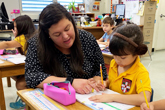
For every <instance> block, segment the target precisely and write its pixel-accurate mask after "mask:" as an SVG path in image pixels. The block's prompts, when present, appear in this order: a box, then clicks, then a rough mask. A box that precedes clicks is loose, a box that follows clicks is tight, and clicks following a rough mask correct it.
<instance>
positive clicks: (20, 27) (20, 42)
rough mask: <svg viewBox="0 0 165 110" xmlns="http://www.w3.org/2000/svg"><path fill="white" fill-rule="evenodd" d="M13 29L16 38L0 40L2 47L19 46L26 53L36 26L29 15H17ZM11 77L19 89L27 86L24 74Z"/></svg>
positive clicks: (19, 49) (0, 46) (0, 47)
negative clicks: (28, 42)
mask: <svg viewBox="0 0 165 110" xmlns="http://www.w3.org/2000/svg"><path fill="white" fill-rule="evenodd" d="M12 31H13V34H14V36H15V39H14V40H12V41H4V42H0V49H7V48H17V49H18V51H19V53H21V54H23V55H26V51H27V41H28V39H29V38H30V37H31V36H32V35H33V33H34V32H35V27H34V24H33V22H32V20H31V18H30V17H29V16H27V15H22V16H19V17H17V18H16V19H15V20H14V30H12ZM11 78H12V79H14V80H15V81H16V88H17V90H22V89H26V88H27V87H26V81H25V76H24V75H20V76H13V77H11ZM19 101H20V100H19ZM16 103H17V102H16ZM18 108H19V107H18Z"/></svg>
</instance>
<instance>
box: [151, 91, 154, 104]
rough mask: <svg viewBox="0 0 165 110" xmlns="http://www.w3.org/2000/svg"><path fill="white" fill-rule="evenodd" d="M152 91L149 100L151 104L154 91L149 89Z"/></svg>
mask: <svg viewBox="0 0 165 110" xmlns="http://www.w3.org/2000/svg"><path fill="white" fill-rule="evenodd" d="M151 89H152V90H151V92H152V93H151V98H150V102H152V101H153V96H154V90H153V88H151Z"/></svg>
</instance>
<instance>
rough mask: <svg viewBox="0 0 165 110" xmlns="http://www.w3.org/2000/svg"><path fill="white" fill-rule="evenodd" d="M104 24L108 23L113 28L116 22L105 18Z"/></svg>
mask: <svg viewBox="0 0 165 110" xmlns="http://www.w3.org/2000/svg"><path fill="white" fill-rule="evenodd" d="M103 23H108V24H110V25H111V26H113V25H114V20H113V19H112V18H111V17H106V18H104V20H103Z"/></svg>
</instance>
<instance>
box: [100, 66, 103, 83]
mask: <svg viewBox="0 0 165 110" xmlns="http://www.w3.org/2000/svg"><path fill="white" fill-rule="evenodd" d="M100 74H101V83H102V85H103V72H102V65H101V64H100Z"/></svg>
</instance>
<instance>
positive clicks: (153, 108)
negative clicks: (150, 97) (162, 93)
mask: <svg viewBox="0 0 165 110" xmlns="http://www.w3.org/2000/svg"><path fill="white" fill-rule="evenodd" d="M140 108H141V110H164V109H165V99H162V100H158V101H154V102H150V103H149V108H148V107H147V104H146V103H143V104H142V105H141V106H140Z"/></svg>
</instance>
